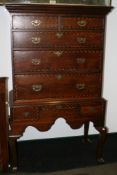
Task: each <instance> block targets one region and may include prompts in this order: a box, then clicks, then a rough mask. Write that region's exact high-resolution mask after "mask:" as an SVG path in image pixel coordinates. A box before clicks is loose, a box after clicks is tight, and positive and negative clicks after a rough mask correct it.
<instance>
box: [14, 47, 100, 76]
mask: <svg viewBox="0 0 117 175" xmlns="http://www.w3.org/2000/svg"><path fill="white" fill-rule="evenodd" d="M13 59H14V61H13V62H14V71H15V73H22V74H23V73H27V72H38V71H42V72H52V71H54V72H59V71H60V72H65V71H66V72H73V71H100V70H101V65H102V52H101V51H93V50H90V51H89V50H87V51H86V50H85V51H63V50H53V51H47V50H45V51H14V52H13Z"/></svg>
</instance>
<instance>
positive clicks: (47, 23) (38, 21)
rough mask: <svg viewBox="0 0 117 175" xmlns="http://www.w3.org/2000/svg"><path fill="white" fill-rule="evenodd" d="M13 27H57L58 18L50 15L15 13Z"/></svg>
mask: <svg viewBox="0 0 117 175" xmlns="http://www.w3.org/2000/svg"><path fill="white" fill-rule="evenodd" d="M12 26H13V29H28V30H29V29H36V30H37V29H57V27H58V18H57V17H56V16H52V15H51V16H50V15H45V16H43V15H14V16H13V24H12Z"/></svg>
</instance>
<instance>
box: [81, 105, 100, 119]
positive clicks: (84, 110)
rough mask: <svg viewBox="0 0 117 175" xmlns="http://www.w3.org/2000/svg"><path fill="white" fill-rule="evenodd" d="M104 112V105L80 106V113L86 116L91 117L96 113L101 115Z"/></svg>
mask: <svg viewBox="0 0 117 175" xmlns="http://www.w3.org/2000/svg"><path fill="white" fill-rule="evenodd" d="M102 112H103V106H102V105H101V104H98V105H82V106H81V108H80V114H81V115H82V116H85V117H91V116H94V117H95V116H96V115H98V116H99V115H101V114H102Z"/></svg>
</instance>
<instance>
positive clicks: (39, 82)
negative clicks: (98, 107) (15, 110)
mask: <svg viewBox="0 0 117 175" xmlns="http://www.w3.org/2000/svg"><path fill="white" fill-rule="evenodd" d="M14 83H15V87H14V89H15V99H16V100H22V99H41V98H87V97H99V96H100V92H101V74H37V75H16V76H15V77H14Z"/></svg>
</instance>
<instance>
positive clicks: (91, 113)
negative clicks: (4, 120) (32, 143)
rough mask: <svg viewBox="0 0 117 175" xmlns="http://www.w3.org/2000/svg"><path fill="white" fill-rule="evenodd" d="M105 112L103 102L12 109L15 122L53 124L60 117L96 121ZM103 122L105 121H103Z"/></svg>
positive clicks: (26, 106)
mask: <svg viewBox="0 0 117 175" xmlns="http://www.w3.org/2000/svg"><path fill="white" fill-rule="evenodd" d="M103 112H104V104H103V103H102V102H97V103H94V104H93V103H86V102H85V104H82V103H80V102H76V103H73V102H71V103H65V102H62V103H60V102H57V103H56V104H54V103H53V104H45V105H41V104H40V105H36V106H34V105H33V106H28V105H25V106H14V107H13V108H12V116H13V119H14V120H15V121H23V122H27V121H33V122H40V123H46V122H52V121H53V120H56V119H57V118H59V117H63V118H65V119H66V120H68V119H69V120H70V121H73V120H79V119H80V120H82V119H83V118H87V119H90V118H92V119H96V117H98V118H100V117H102V115H103ZM71 116H72V117H71ZM102 120H103V119H102Z"/></svg>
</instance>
